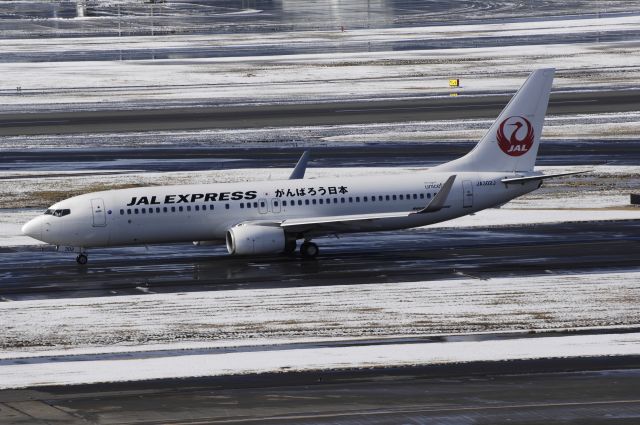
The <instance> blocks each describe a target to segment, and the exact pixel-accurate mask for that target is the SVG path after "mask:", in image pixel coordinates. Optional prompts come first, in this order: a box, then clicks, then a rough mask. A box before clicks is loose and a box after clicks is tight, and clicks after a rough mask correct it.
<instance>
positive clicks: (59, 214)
mask: <svg viewBox="0 0 640 425" xmlns="http://www.w3.org/2000/svg"><path fill="white" fill-rule="evenodd" d="M44 213H45V215H52V216H54V217H64V216H65V215H69V214H71V210H70V209H62V210H46V211H45V212H44Z"/></svg>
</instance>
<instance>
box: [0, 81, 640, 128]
mask: <svg viewBox="0 0 640 425" xmlns="http://www.w3.org/2000/svg"><path fill="white" fill-rule="evenodd" d="M510 98H511V95H508V96H504V95H487V96H478V97H473V96H457V97H440V98H418V99H400V100H398V99H386V100H375V101H357V102H337V103H308V104H289V105H279V104H278V105H273V104H271V105H254V106H224V107H206V106H197V107H193V108H175V109H165V108H163V109H137V110H123V111H87V112H50V113H49V112H42V113H32V114H31V113H30V114H2V115H0V136H17V135H36V134H74V133H104V132H108V133H116V132H127V131H161V130H187V129H189V130H195V129H219V128H261V127H283V126H311V125H339V124H366V123H380V122H403V121H430V120H456V119H466V118H495V117H496V116H497V115H498V113H499V112H500V111H501V110H502V108H503V107H504V106H505V105H506V104H507V102H508V101H509V99H510ZM639 104H640V91H630V90H605V91H593V92H568V93H553V94H552V95H551V100H550V103H549V110H548V114H549V115H564V114H580V113H609V112H629V111H636V110H637V109H638V105H639Z"/></svg>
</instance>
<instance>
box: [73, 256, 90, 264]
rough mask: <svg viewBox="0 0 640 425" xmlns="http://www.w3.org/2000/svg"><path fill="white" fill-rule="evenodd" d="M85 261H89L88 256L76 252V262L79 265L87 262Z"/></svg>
mask: <svg viewBox="0 0 640 425" xmlns="http://www.w3.org/2000/svg"><path fill="white" fill-rule="evenodd" d="M87 261H89V257H87V255H86V254H78V256H77V257H76V262H77V263H78V264H80V265H81V266H84V265H85V264H87Z"/></svg>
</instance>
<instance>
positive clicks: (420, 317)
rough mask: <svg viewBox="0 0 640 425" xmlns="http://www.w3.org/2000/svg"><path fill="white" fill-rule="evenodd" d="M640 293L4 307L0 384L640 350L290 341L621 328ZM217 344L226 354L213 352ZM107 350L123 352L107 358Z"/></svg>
mask: <svg viewBox="0 0 640 425" xmlns="http://www.w3.org/2000/svg"><path fill="white" fill-rule="evenodd" d="M639 289H640V273H638V272H626V273H625V272H619V273H607V274H600V273H594V274H577V275H547V276H532V277H508V278H492V279H488V280H478V279H470V278H463V279H457V280H443V281H434V282H408V283H401V282H398V283H386V284H370V285H343V286H341V285H338V286H327V287H304V288H277V289H251V290H242V291H238V290H235V291H213V292H190V293H174V294H148V295H138V296H115V297H109V298H104V297H99V298H79V299H62V300H38V301H19V302H5V303H0V317H2V318H3V321H4V322H5V323H7V324H8V325H6V326H3V328H2V330H1V331H0V347H1V348H0V376H1V377H2V379H0V388H12V387H21V386H30V385H36V386H37V385H50V384H73V383H88V382H105V381H125V380H140V379H153V378H175V377H187V376H211V375H227V374H246V373H262V372H283V371H294V370H316V369H333V368H351V367H356V368H364V367H381V366H387V367H388V366H406V365H416V364H421V365H424V364H441V363H458V362H469V361H482V360H510V359H532V358H552V357H564V358H566V357H574V356H587V355H590V356H591V355H593V356H599V355H605V356H606V355H627V354H634V355H638V354H640V334H638V333H630V334H617V335H589V336H555V337H536V338H535V340H531V339H528V338H526V336H525V335H523V337H522V338H515V339H508V340H489V341H484V340H482V338H480V340H478V341H463V342H456V340H455V338H454V339H448V340H447V342H428V343H412V344H398V343H396V342H394V341H389V343H388V344H386V345H380V346H378V345H368V346H362V347H357V346H355V347H326V348H319V347H317V346H314V347H294V346H285V345H284V344H290V343H317V342H322V341H326V342H331V341H333V342H335V341H341V340H342V341H346V340H350V341H351V340H358V339H362V338H376V339H381V340H384V339H385V338H388V337H403V336H425V335H438V334H444V335H456V334H458V335H460V334H466V333H486V332H506V331H529V330H537V331H541V330H550V329H577V328H582V327H586V326H589V327H608V328H613V327H615V328H624V327H627V326H635V325H637V323H638V320H639V319H640V313H639V312H638V309H637V305H638V302H640V291H639ZM458 341H459V340H458ZM261 345H265V347H263V348H261V347H260V346H261ZM234 347H235V348H234ZM243 347H244V348H243ZM220 348H226V349H225V350H222V351H219V352H215V350H214V351H211V350H212V349H220ZM203 349H205V351H202V350H203ZM195 350H200V351H195ZM109 353H130V355H126V356H120V357H119V358H118V359H105V358H104V356H101V355H102V354H105V355H106V354H109ZM144 353H149V354H150V355H144ZM81 355H84V356H85V357H76V356H81ZM87 355H88V356H89V357H86V356H87Z"/></svg>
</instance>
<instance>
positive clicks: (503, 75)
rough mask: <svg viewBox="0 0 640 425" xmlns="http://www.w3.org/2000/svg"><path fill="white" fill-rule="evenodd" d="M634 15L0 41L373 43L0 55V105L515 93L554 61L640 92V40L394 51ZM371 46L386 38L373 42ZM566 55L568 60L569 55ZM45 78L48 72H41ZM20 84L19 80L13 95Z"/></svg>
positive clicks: (567, 79) (606, 24)
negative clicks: (283, 49) (163, 53)
mask: <svg viewBox="0 0 640 425" xmlns="http://www.w3.org/2000/svg"><path fill="white" fill-rule="evenodd" d="M638 23H640V16H631V17H617V18H603V19H574V20H566V21H562V20H557V21H548V22H522V23H511V24H492V25H460V26H436V27H411V28H391V29H363V30H356V31H347V32H344V33H342V32H328V31H310V32H293V33H274V34H226V35H224V34H216V35H202V36H165V37H161V38H159V37H121V38H118V37H116V38H109V37H104V38H81V39H77V40H75V42H73V41H74V40H73V39H55V38H53V39H44V40H34V39H23V40H0V49H1V50H2V51H4V52H11V51H20V52H27V51H31V52H33V53H37V52H38V51H43V50H46V51H51V50H60V52H61V53H65V52H66V53H69V54H70V53H73V51H74V50H75V49H81V50H84V51H86V50H89V51H91V50H96V51H102V50H103V49H107V50H108V51H118V50H119V49H124V50H126V49H143V50H148V51H153V50H154V49H162V48H163V47H164V48H167V47H175V48H179V47H181V46H182V47H184V48H186V49H197V48H198V47H202V48H211V47H216V46H219V47H224V48H229V49H231V48H241V47H242V48H244V49H246V48H248V47H250V48H251V49H255V52H260V49H261V48H264V47H265V46H283V45H284V46H296V45H299V44H302V45H311V46H313V45H314V44H315V43H326V42H331V43H334V44H337V45H339V46H343V47H348V46H350V45H368V44H370V45H371V46H373V47H372V48H371V49H370V50H373V51H365V52H358V53H317V54H291V55H281V56H259V54H258V55H254V56H240V57H220V58H204V59H184V58H179V59H163V60H139V61H86V62H78V61H70V62H64V61H60V62H46V63H3V64H1V65H0V70H1V71H2V75H3V83H2V85H1V89H0V96H1V98H2V102H1V105H0V109H1V110H3V111H9V110H28V111H34V110H36V109H38V108H50V107H55V108H57V109H68V108H76V109H90V108H105V107H107V108H108V107H115V106H118V107H124V106H129V107H131V106H136V105H138V106H140V105H145V104H146V105H155V106H157V105H158V103H157V102H160V104H162V105H163V106H167V105H174V106H178V105H180V104H183V103H184V102H187V103H193V102H197V103H199V104H202V103H208V104H211V103H214V104H215V103H230V102H233V103H244V102H251V103H255V102H292V101H305V100H313V101H318V100H335V99H355V98H361V99H369V98H375V97H380V96H384V97H407V96H425V95H448V94H449V93H450V92H451V90H450V89H449V87H448V79H449V78H451V77H458V78H461V80H462V87H461V88H460V89H457V90H455V92H456V93H459V94H475V93H478V92H487V91H490V92H512V91H513V90H515V89H516V88H517V87H519V85H520V84H521V83H522V80H523V78H524V77H525V76H526V74H527V73H528V72H530V71H531V70H532V69H535V68H540V67H548V66H553V67H557V68H558V70H559V71H558V75H557V77H556V80H555V82H554V87H555V89H556V90H585V89H594V88H601V87H603V86H608V87H616V88H625V89H632V88H633V89H637V88H638V87H639V86H638V80H639V77H640V68H639V67H640V46H639V45H638V43H636V42H612V43H584V44H550V45H533V44H534V43H533V42H532V45H528V46H522V45H517V46H502V47H481V48H464V49H439V50H397V51H393V50H392V49H390V48H389V46H392V45H393V43H400V42H403V43H407V42H411V41H412V40H428V39H447V40H452V39H456V38H482V37H512V36H530V37H532V40H534V39H535V37H536V36H539V35H545V34H554V33H567V32H569V31H570V32H571V33H574V34H577V35H584V34H602V35H606V34H607V33H609V32H612V31H614V32H625V31H636V30H637V28H638ZM376 43H386V44H385V48H384V49H383V50H384V51H376V50H378V49H376V48H375V46H376ZM568 57H569V58H571V59H570V60H567V58H568ZM42 75H47V78H42ZM16 87H21V88H22V90H21V93H17V91H16Z"/></svg>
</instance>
